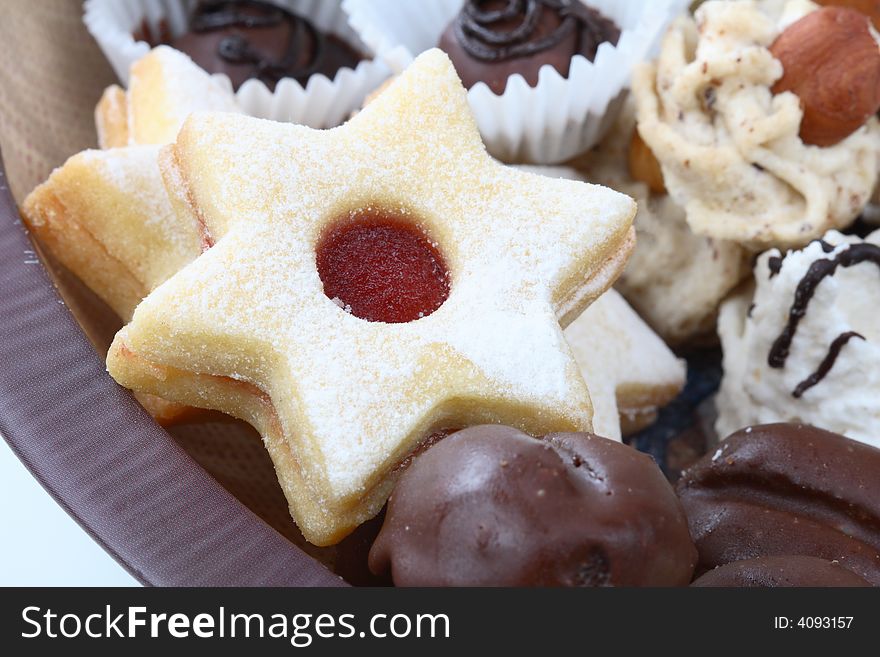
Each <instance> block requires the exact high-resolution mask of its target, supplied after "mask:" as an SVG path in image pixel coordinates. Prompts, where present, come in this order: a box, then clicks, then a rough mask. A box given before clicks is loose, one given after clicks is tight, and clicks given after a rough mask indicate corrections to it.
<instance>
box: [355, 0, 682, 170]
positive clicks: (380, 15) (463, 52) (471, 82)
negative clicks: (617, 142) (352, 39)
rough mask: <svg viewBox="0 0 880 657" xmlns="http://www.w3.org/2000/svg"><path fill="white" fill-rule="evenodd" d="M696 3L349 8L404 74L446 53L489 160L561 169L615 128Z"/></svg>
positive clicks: (365, 34) (359, 0) (510, 2)
mask: <svg viewBox="0 0 880 657" xmlns="http://www.w3.org/2000/svg"><path fill="white" fill-rule="evenodd" d="M686 5H687V2H686V0H658V1H657V2H650V3H646V2H642V1H641V0H467V1H463V0H421V1H420V2H399V1H398V0H346V2H345V5H344V6H345V9H346V11H347V12H348V13H349V15H350V17H351V25H352V27H353V28H354V29H355V30H356V31H357V32H358V34H359V35H360V36H361V39H362V40H363V41H364V42H365V43H367V44H368V45H369V46H370V47H371V49H372V50H373V51H374V52H376V53H378V54H379V56H380V57H381V58H382V59H383V60H384V61H387V62H388V63H389V65H390V66H391V68H392V70H394V71H395V72H398V71H400V70H402V69H403V68H404V67H405V66H406V65H407V64H408V63H409V62H410V61H412V58H413V57H414V56H415V55H417V54H418V53H420V52H423V51H425V50H427V49H429V48H434V47H440V48H441V49H442V50H444V51H446V52H447V53H448V54H449V56H450V58H451V59H452V61H453V63H454V64H455V67H456V69H457V71H458V73H459V75H460V76H461V77H462V79H463V80H464V84H465V86H466V87H468V89H469V92H468V100H469V102H470V104H471V108H472V109H473V110H474V113H475V115H476V118H477V124H478V126H479V128H480V133H481V134H482V136H483V141H484V142H485V143H486V147H487V149H488V150H489V152H490V153H491V154H492V155H493V156H495V157H497V158H499V159H501V160H502V161H504V162H510V163H513V162H528V163H534V164H554V163H559V162H563V161H566V160H569V159H571V158H572V157H573V156H575V155H578V154H579V153H583V152H584V151H586V150H587V149H588V148H590V146H592V145H594V144H595V143H596V142H598V141H599V140H600V139H601V138H602V135H603V134H604V133H605V131H606V130H607V128H608V126H610V125H611V123H612V122H613V119H614V116H615V115H616V112H617V110H618V108H619V106H620V103H621V102H622V99H623V97H624V95H625V91H626V90H627V89H628V88H629V80H630V72H631V70H632V68H633V66H634V65H635V64H636V63H637V62H639V61H641V60H643V59H644V58H645V57H647V56H648V53H649V52H650V50H651V49H652V47H653V46H654V45H655V43H656V42H657V40H658V38H659V35H660V34H661V33H662V31H663V29H664V27H665V26H666V25H667V24H668V22H669V21H670V20H671V19H672V18H673V16H674V15H675V14H676V13H678V12H679V11H681V10H682V9H684V7H685V6H686Z"/></svg>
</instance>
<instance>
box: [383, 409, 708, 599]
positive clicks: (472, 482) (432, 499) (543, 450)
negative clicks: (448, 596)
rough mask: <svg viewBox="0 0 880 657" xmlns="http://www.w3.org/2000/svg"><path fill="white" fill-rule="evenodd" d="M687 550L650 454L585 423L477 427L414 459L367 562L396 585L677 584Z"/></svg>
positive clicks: (687, 567)
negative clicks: (547, 430)
mask: <svg viewBox="0 0 880 657" xmlns="http://www.w3.org/2000/svg"><path fill="white" fill-rule="evenodd" d="M695 560H696V551H695V549H694V546H693V543H692V542H691V539H690V536H689V535H688V530H687V522H686V520H685V517H684V514H683V513H682V510H681V506H680V504H679V502H678V500H677V499H676V498H675V495H674V493H673V491H672V488H671V486H670V485H669V483H668V482H667V481H666V479H665V478H664V476H663V474H662V473H661V471H660V469H659V468H658V467H657V466H656V465H655V464H654V462H653V461H652V460H651V458H650V457H648V456H647V455H645V454H641V453H639V452H637V451H636V450H634V449H632V448H630V447H627V446H626V445H622V444H620V443H617V442H614V441H611V440H608V439H605V438H599V437H597V436H594V435H591V434H586V433H568V434H551V435H549V436H546V437H545V438H544V439H536V438H532V437H531V436H528V435H526V434H524V433H522V432H520V431H517V430H516V429H512V428H510V427H503V426H497V425H485V426H477V427H471V428H469V429H465V430H463V431H459V432H458V433H455V434H453V435H451V436H449V437H448V438H446V439H444V440H442V441H440V442H439V443H437V444H436V445H434V446H433V447H431V448H430V449H429V450H428V451H426V452H425V453H424V454H422V455H421V456H419V457H417V458H416V459H415V460H414V462H413V464H412V465H411V466H410V467H409V469H408V470H407V471H406V472H404V474H403V475H402V476H401V478H400V480H399V481H398V483H397V486H396V487H395V489H394V492H393V493H392V495H391V498H390V500H389V503H388V511H387V515H386V518H385V524H384V525H383V527H382V530H381V532H380V533H379V536H378V538H377V539H376V542H375V543H374V544H373V548H372V549H371V551H370V558H369V564H370V569H371V570H372V571H373V572H375V573H383V572H388V571H389V570H390V571H391V574H392V577H393V580H394V583H395V584H396V585H397V586H635V585H646V586H671V585H679V586H682V585H686V584H688V583H689V582H690V578H691V574H692V572H693V567H694V563H695Z"/></svg>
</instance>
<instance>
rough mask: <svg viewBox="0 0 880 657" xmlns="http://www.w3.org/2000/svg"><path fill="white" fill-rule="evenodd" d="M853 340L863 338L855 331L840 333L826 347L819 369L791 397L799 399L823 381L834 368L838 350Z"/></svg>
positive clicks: (801, 383)
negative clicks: (826, 351)
mask: <svg viewBox="0 0 880 657" xmlns="http://www.w3.org/2000/svg"><path fill="white" fill-rule="evenodd" d="M853 338H859V339H860V340H864V339H865V336H864V335H862V334H861V333H856V332H855V331H848V332H846V333H841V334H840V335H838V336H837V337H836V338H835V339H834V342H832V343H831V346H830V347H828V355H827V356H825V359H824V360H823V361H822V363H821V364H820V365H819V368H818V369H817V370H816V371H815V372H813V373H812V374H810V376H808V377H807V378H806V379H804V380H803V381H801V382H800V383H799V384H798V385H797V388H795V389H794V391H793V392H792V393H791V396H792V397H794V398H795V399H800V398H801V397H803V395H804V393H805V392H806V391H807V390H809V389H810V388H812V387H813V386H814V385H816V384H817V383H819V382H820V381H821V380H822V379H824V378H825V377H826V376H827V375H828V372H830V371H831V368H832V367H834V363H835V362H836V361H837V357H838V356H839V355H840V350H841V349H843V347H844V345H846V343H847V342H849V341H850V340H852V339H853Z"/></svg>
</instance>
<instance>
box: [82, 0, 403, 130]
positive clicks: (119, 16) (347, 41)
mask: <svg viewBox="0 0 880 657" xmlns="http://www.w3.org/2000/svg"><path fill="white" fill-rule="evenodd" d="M84 7H85V12H84V16H83V20H84V21H85V23H86V26H87V27H88V28H89V31H90V32H91V34H92V36H94V37H95V40H96V41H97V42H98V45H99V46H100V47H101V50H102V51H103V52H104V54H105V55H106V57H107V59H108V60H109V61H110V63H111V65H112V66H113V69H114V70H115V71H116V74H117V75H118V76H119V78H120V80H122V82H123V83H125V84H127V82H128V80H127V77H128V69H129V67H130V65H131V64H132V63H133V62H135V61H137V60H138V59H140V58H141V57H142V56H144V55H145V54H146V53H147V52H148V51H149V50H150V48H151V47H152V46H153V45H155V44H157V43H159V42H161V43H166V44H169V45H172V46H173V47H175V48H177V49H178V50H182V51H183V52H185V53H187V54H188V55H190V57H191V58H192V59H193V60H194V61H195V62H196V63H197V64H199V66H201V67H202V68H204V69H205V70H207V71H209V72H211V73H218V74H222V75H225V76H226V77H227V78H229V80H230V83H231V84H232V86H233V88H235V89H236V90H237V92H236V100H237V101H238V104H239V106H240V107H241V108H242V109H243V110H244V112H245V113H247V114H251V115H253V116H259V117H261V118H267V119H273V120H276V121H285V122H291V123H300V124H303V125H307V126H309V127H312V128H330V127H334V126H337V125H339V124H340V123H342V122H343V121H345V120H346V119H347V118H348V117H349V116H350V114H351V113H352V112H353V111H354V110H356V109H358V108H359V107H360V106H361V105H362V103H363V101H364V98H366V96H367V95H368V94H369V93H370V92H372V91H374V90H375V89H376V88H377V87H379V85H381V84H382V82H384V81H385V80H386V79H387V78H388V76H389V74H390V71H389V70H388V67H387V66H386V65H385V64H384V63H383V62H381V61H378V60H376V59H373V52H372V51H371V50H370V49H369V48H368V47H366V46H365V45H364V44H363V42H362V41H361V40H360V39H359V38H358V36H357V34H355V32H354V31H353V30H352V29H351V27H349V25H348V17H347V16H346V14H345V12H343V10H342V0H322V1H321V2H309V3H301V2H296V0H273V1H272V2H267V1H266V0H207V1H200V2H193V1H190V2H180V1H179V0H154V1H153V2H149V1H148V0H86V2H85V5H84Z"/></svg>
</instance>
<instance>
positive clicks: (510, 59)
mask: <svg viewBox="0 0 880 657" xmlns="http://www.w3.org/2000/svg"><path fill="white" fill-rule="evenodd" d="M619 38H620V29H619V28H618V27H617V25H615V24H614V22H613V21H611V20H609V19H607V18H605V17H604V16H603V15H602V14H600V13H599V12H598V11H596V10H595V9H591V8H589V7H587V6H585V5H584V4H583V3H582V2H581V1H580V0H466V2H465V4H464V7H462V10H461V12H460V13H459V14H458V16H456V17H455V19H454V20H453V21H452V23H450V24H449V26H448V27H447V28H446V30H445V31H444V32H443V35H442V36H441V37H440V43H439V44H438V45H439V47H440V48H441V49H442V50H444V51H445V52H446V54H448V55H449V58H450V59H451V60H452V63H453V64H454V65H455V69H456V70H457V71H458V75H459V77H460V78H461V81H462V82H463V83H464V86H465V87H466V88H468V89H470V88H471V87H472V86H474V85H475V84H476V83H477V82H485V83H486V84H487V85H488V86H489V88H490V89H491V90H492V91H493V92H495V93H496V94H502V93H504V89H505V87H507V78H508V77H509V76H511V75H513V74H514V73H519V74H520V75H522V76H523V77H524V78H525V79H526V82H528V84H529V85H531V86H535V85H537V84H538V71H539V70H540V68H541V67H542V66H544V65H545V64H549V65H550V66H552V67H553V68H555V69H556V70H557V71H559V73H560V74H561V75H562V76H563V77H568V72H569V67H570V66H571V58H572V57H573V56H575V55H578V54H580V55H583V56H584V57H586V58H587V59H589V60H590V61H593V60H594V59H595V57H596V51H597V50H598V48H599V45H600V44H602V43H604V42H605V41H609V42H611V43H612V44H615V45H616V44H617V40H618V39H619Z"/></svg>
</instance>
